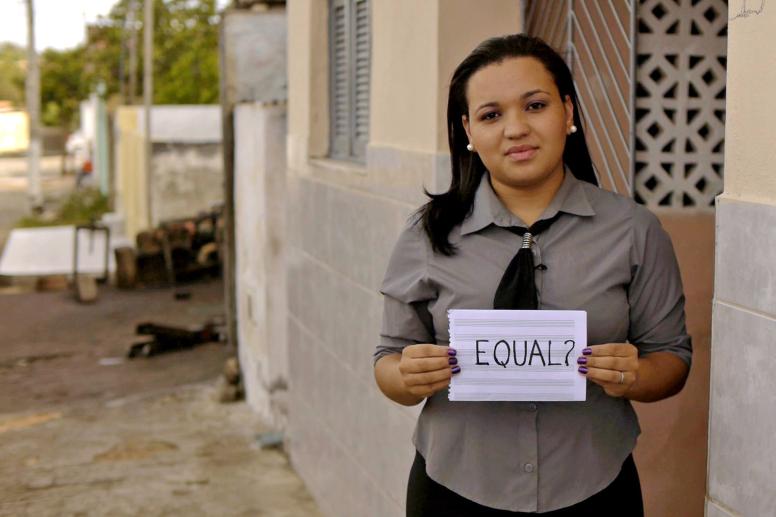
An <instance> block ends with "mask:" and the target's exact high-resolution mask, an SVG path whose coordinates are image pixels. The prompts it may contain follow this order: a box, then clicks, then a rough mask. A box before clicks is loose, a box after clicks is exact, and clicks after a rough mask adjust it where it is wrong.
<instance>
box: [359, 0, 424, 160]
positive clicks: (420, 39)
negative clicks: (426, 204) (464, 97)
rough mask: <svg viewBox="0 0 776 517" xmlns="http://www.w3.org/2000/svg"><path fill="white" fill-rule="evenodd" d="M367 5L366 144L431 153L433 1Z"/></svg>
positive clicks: (396, 0) (403, 1)
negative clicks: (369, 14)
mask: <svg viewBox="0 0 776 517" xmlns="http://www.w3.org/2000/svg"><path fill="white" fill-rule="evenodd" d="M372 6H373V7H372V21H373V23H372V33H373V35H374V38H373V40H372V63H373V64H374V66H372V77H371V80H372V84H371V105H370V110H369V116H370V124H369V140H370V144H372V145H377V146H388V147H396V148H399V149H407V150H412V151H422V152H433V151H434V150H435V140H434V136H435V131H436V127H437V125H438V120H437V104H438V103H439V95H438V92H437V87H436V86H437V78H436V77H435V75H434V71H435V70H436V68H437V55H438V51H437V49H438V47H439V38H438V27H437V26H438V22H437V16H438V9H439V7H438V5H437V2H435V1H427V2H418V1H416V0H391V1H382V2H381V1H379V0H378V1H375V2H374V3H373V4H372ZM376 20H379V23H375V21H376ZM408 20H412V23H408ZM419 78H423V80H417V79H419Z"/></svg>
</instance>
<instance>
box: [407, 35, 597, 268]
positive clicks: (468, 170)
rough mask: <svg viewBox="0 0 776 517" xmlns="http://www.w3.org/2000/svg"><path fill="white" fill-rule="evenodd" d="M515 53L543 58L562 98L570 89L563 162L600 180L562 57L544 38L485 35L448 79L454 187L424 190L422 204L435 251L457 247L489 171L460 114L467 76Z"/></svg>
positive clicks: (590, 179)
mask: <svg viewBox="0 0 776 517" xmlns="http://www.w3.org/2000/svg"><path fill="white" fill-rule="evenodd" d="M513 57H533V58H536V59H538V60H539V61H541V63H542V64H543V65H544V67H545V68H546V69H547V71H548V72H550V75H552V77H553V79H554V80H555V85H556V86H557V88H558V92H559V93H560V98H561V99H564V98H565V96H566V95H568V96H569V97H570V98H571V102H572V104H573V105H574V125H575V126H577V132H576V133H572V135H571V136H570V137H568V138H567V139H566V145H565V148H564V150H563V163H564V164H565V165H566V166H567V167H568V168H569V169H570V170H571V172H572V173H573V174H574V176H575V177H577V178H578V179H580V180H583V181H587V182H590V183H592V184H593V185H598V181H597V180H596V175H595V172H594V170H593V163H592V161H591V160H590V152H589V151H588V149H587V144H586V143H585V134H584V131H583V129H582V118H581V111H580V109H579V103H578V102H577V94H576V90H575V89H574V81H573V80H572V78H571V72H570V71H569V68H568V66H566V63H565V62H564V61H563V58H562V57H560V55H558V53H557V52H555V51H554V50H553V49H552V47H550V46H549V45H547V44H546V43H545V42H544V41H542V40H541V39H539V38H535V37H533V36H528V35H526V34H513V35H509V36H501V37H496V38H490V39H488V40H485V41H484V42H482V43H481V44H480V45H479V46H478V47H477V48H475V49H474V50H473V51H472V53H471V54H469V55H468V56H467V57H466V59H464V60H463V61H462V62H461V64H460V65H458V68H456V69H455V72H454V73H453V78H452V79H451V81H450V92H449V94H448V98H447V139H448V143H449V145H450V163H451V169H452V170H451V173H452V181H451V183H450V190H448V191H447V192H444V193H442V194H431V193H429V192H428V191H427V190H426V195H427V196H429V197H430V198H431V200H430V201H429V202H428V203H426V204H425V205H423V206H422V207H421V208H420V210H418V215H419V216H420V220H421V221H422V222H423V228H424V230H425V231H426V233H427V234H428V238H429V240H430V241H431V246H432V248H433V250H434V251H435V252H438V253H442V254H444V255H452V254H454V253H455V246H454V245H452V244H451V243H450V241H449V235H450V230H452V229H453V227H455V226H456V225H457V224H460V223H461V222H462V221H463V220H464V219H465V218H466V216H467V215H468V214H469V213H470V212H471V210H472V205H473V203H474V194H475V192H476V190H477V186H478V185H479V183H480V180H481V179H482V175H483V174H484V172H485V165H484V164H483V163H482V160H480V157H479V155H478V154H477V153H472V152H469V151H468V150H467V149H466V144H468V143H469V141H468V138H467V136H466V131H465V130H464V128H463V123H462V122H461V117H462V116H463V115H468V113H469V106H468V102H467V100H466V85H467V84H468V82H469V78H470V77H471V76H472V75H473V74H474V73H475V72H477V71H478V70H480V69H481V68H484V67H485V66H488V65H490V64H493V63H500V62H501V61H504V60H505V59H508V58H513Z"/></svg>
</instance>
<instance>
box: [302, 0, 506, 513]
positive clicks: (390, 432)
mask: <svg viewBox="0 0 776 517" xmlns="http://www.w3.org/2000/svg"><path fill="white" fill-rule="evenodd" d="M486 3H487V8H482V9H476V10H473V9H471V4H470V3H469V2H466V1H462V0H429V1H426V2H416V1H414V0H373V2H372V63H373V66H372V76H371V85H372V86H371V88H372V89H371V105H370V145H369V147H368V149H367V160H366V164H363V165H356V164H351V163H343V162H337V161H332V160H328V159H326V158H325V156H326V154H327V145H328V130H327V127H328V98H327V95H328V91H327V84H328V76H327V64H326V63H327V61H328V53H327V49H328V46H327V39H326V38H327V36H326V33H327V5H328V2H326V1H325V0H291V1H290V2H289V3H288V20H289V21H288V23H289V27H293V28H294V30H293V31H289V39H288V41H289V54H288V58H289V60H288V67H289V68H288V74H289V119H288V120H289V128H288V138H287V141H288V151H287V153H288V154H287V157H288V170H287V187H288V192H287V193H288V203H287V207H288V212H287V217H288V223H289V244H290V245H289V249H288V252H289V255H288V296H289V306H288V307H289V315H288V347H289V378H290V395H291V399H290V406H289V407H290V408H291V410H290V412H289V423H288V446H289V451H290V455H291V460H292V463H293V465H294V467H295V468H296V469H297V471H298V472H299V473H300V475H301V476H302V477H303V478H304V480H305V482H306V483H307V486H308V487H309V489H310V491H311V492H312V493H313V494H314V496H315V498H316V500H317V501H318V503H319V505H320V507H321V509H322V510H323V511H324V513H326V514H327V515H332V516H335V515H336V516H338V517H340V516H357V517H361V516H364V515H374V516H391V515H395V516H399V515H403V506H404V497H405V488H406V477H407V473H408V471H409V467H410V464H411V461H412V458H413V455H414V451H413V447H412V444H411V434H412V430H413V427H414V424H415V419H416V417H417V414H418V411H419V408H405V407H401V406H399V405H397V404H394V403H393V402H390V401H388V400H387V399H386V398H385V397H384V396H383V395H382V394H380V393H379V391H378V389H377V387H376V386H375V383H374V379H373V373H372V358H371V356H372V353H373V351H374V347H375V345H376V344H377V340H378V335H379V329H380V319H381V313H382V297H381V295H380V294H379V292H378V290H379V286H380V283H381V281H382V276H383V274H384V271H385V267H386V264H387V260H388V256H389V254H390V252H391V250H392V247H393V244H394V242H395V239H396V237H397V236H398V233H399V231H400V229H401V228H402V226H403V225H404V222H405V220H406V218H407V216H408V215H409V214H410V213H411V211H412V210H414V209H415V208H417V207H418V206H419V205H420V204H421V203H422V202H423V201H424V196H423V193H422V188H423V186H424V185H425V186H427V187H428V188H430V189H432V190H433V189H440V188H444V186H445V182H446V181H447V177H448V176H447V174H448V173H447V170H446V169H447V158H446V157H445V156H444V153H443V151H444V150H445V147H446V143H444V142H446V137H445V138H444V139H441V138H440V134H441V131H443V130H444V127H445V122H444V118H442V117H443V114H444V112H445V103H446V90H447V81H448V80H449V77H450V75H451V74H452V70H453V67H454V66H455V65H456V64H457V63H458V62H459V61H460V60H461V59H462V58H463V57H464V56H465V55H466V54H467V53H468V52H469V51H470V50H471V49H472V48H473V46H474V45H475V44H476V43H478V42H479V41H481V40H482V39H484V38H486V37H488V36H491V35H494V34H502V33H508V32H515V31H516V30H517V28H518V27H519V26H520V25H519V23H520V17H519V11H520V5H519V4H520V3H519V2H514V1H511V0H510V1H506V0H504V1H502V0H489V1H488V2H486ZM475 11H476V13H475ZM408 20H411V23H408ZM443 35H444V37H443ZM397 78H401V80H397ZM410 78H411V80H410Z"/></svg>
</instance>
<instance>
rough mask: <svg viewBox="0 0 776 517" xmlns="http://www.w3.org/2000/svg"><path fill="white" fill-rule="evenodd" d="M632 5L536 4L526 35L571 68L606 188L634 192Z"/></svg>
mask: <svg viewBox="0 0 776 517" xmlns="http://www.w3.org/2000/svg"><path fill="white" fill-rule="evenodd" d="M633 19H634V15H633V0H627V1H626V0H617V1H611V2H603V1H600V0H574V1H571V0H564V1H552V2H549V1H546V0H544V1H543V0H533V1H531V2H529V3H528V4H527V5H526V23H525V26H526V31H527V32H528V33H529V34H532V35H535V36H539V37H541V38H542V39H544V40H545V41H547V42H548V43H549V44H550V45H551V46H552V47H553V48H555V49H556V50H557V51H558V52H559V53H561V55H563V56H564V58H565V59H566V62H567V63H568V65H569V67H570V68H571V70H572V72H573V75H574V81H575V87H576V89H577V93H578V94H579V103H580V110H581V112H582V116H583V121H584V123H585V128H584V129H585V136H586V138H587V144H588V148H589V149H590V156H591V158H592V160H593V166H594V168H595V170H596V174H597V176H598V181H599V183H600V185H601V186H602V187H603V188H606V189H609V190H613V191H615V192H619V193H621V194H624V195H631V193H632V180H631V178H632V170H633V167H632V162H633V159H632V153H631V149H633V130H632V128H633V116H632V114H633V76H634V72H633V58H632V56H633V40H634V37H633V34H634V29H633Z"/></svg>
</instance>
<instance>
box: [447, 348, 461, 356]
mask: <svg viewBox="0 0 776 517" xmlns="http://www.w3.org/2000/svg"><path fill="white" fill-rule="evenodd" d="M457 353H458V352H456V351H455V348H448V349H447V355H455V354H457Z"/></svg>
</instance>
